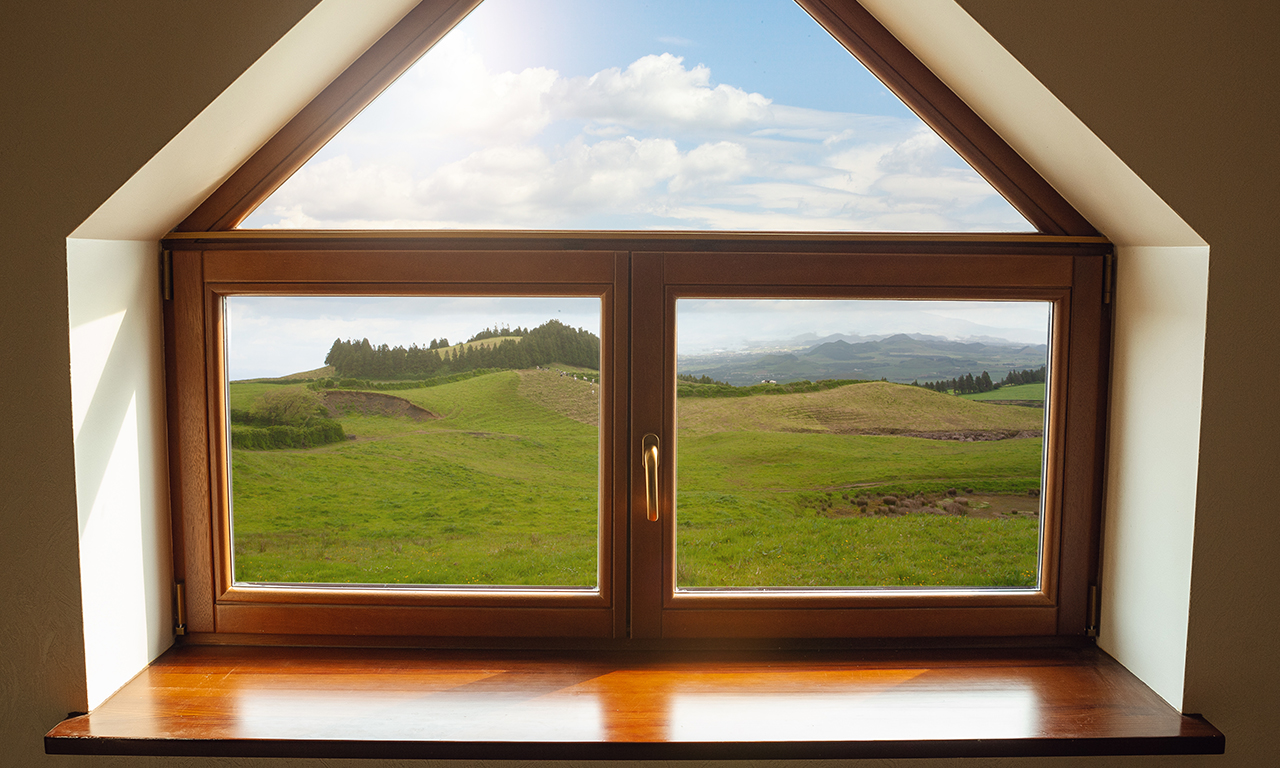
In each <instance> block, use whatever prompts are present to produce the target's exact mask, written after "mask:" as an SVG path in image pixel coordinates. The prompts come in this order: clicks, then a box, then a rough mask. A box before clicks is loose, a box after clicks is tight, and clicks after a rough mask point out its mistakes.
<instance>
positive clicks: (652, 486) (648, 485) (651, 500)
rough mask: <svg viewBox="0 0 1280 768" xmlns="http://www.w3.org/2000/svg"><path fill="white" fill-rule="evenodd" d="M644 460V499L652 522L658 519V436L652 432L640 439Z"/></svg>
mask: <svg viewBox="0 0 1280 768" xmlns="http://www.w3.org/2000/svg"><path fill="white" fill-rule="evenodd" d="M640 450H641V457H642V460H643V461H644V499H645V504H646V505H647V506H648V509H649V520H650V522H652V521H655V520H657V519H658V436H657V435H655V434H653V433H652V432H650V433H649V434H647V435H645V436H644V438H643V439H642V440H641V441H640Z"/></svg>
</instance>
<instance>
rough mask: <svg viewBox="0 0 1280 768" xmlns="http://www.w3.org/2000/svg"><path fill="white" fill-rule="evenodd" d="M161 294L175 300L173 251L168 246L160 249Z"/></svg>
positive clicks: (165, 297) (167, 299) (167, 298)
mask: <svg viewBox="0 0 1280 768" xmlns="http://www.w3.org/2000/svg"><path fill="white" fill-rule="evenodd" d="M160 296H161V297H162V298H164V300H165V301H172V300H173V251H170V250H169V249H167V248H165V249H162V250H161V251H160Z"/></svg>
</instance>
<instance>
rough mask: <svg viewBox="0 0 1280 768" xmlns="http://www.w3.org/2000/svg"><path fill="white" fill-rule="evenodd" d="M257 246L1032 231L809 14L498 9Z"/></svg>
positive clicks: (464, 27) (500, 4) (361, 133)
mask: <svg viewBox="0 0 1280 768" xmlns="http://www.w3.org/2000/svg"><path fill="white" fill-rule="evenodd" d="M240 226H241V228H290V229H540V230H547V229H560V230H655V229H656V230H720V231H735V230H736V231H917V232H946V231H957V232H966V231H988V232H990V231H1020V232H1027V231H1034V230H1035V228H1034V227H1033V226H1031V225H1030V224H1029V223H1028V222H1027V220H1026V219H1024V218H1023V217H1022V216H1021V215H1020V214H1019V213H1018V212H1017V211H1016V210H1015V209H1014V208H1013V207H1012V206H1010V205H1009V203H1008V202H1006V201H1005V199H1004V198H1003V197H1001V195H1000V194H999V193H998V192H996V191H995V190H994V189H993V188H992V187H991V185H990V184H988V183H987V182H986V181H985V180H984V179H983V178H982V177H981V176H979V175H978V174H977V173H976V172H975V171H974V170H973V169H972V168H970V167H969V166H968V165H967V164H966V163H965V162H964V160H962V159H961V158H960V157H959V156H958V155H957V154H956V153H955V152H954V151H953V150H952V149H951V148H950V147H949V146H948V145H947V144H946V143H945V142H943V141H942V140H941V139H940V138H938V136H937V135H936V134H935V133H934V132H933V131H932V130H931V129H930V128H929V127H928V126H926V125H925V124H924V123H923V122H922V121H921V120H920V119H919V118H917V117H916V116H915V115H914V114H913V113H912V112H911V111H910V110H908V109H907V108H906V107H905V106H904V105H903V104H902V103H901V102H900V101H899V100H898V99H897V97H896V96H894V95H893V94H892V92H890V91H889V90H888V89H887V88H885V86H884V85H882V84H881V83H880V82H879V80H877V79H876V78H875V76H874V75H872V74H871V73H870V72H868V71H867V70H866V69H865V68H864V67H863V66H862V64H861V63H859V62H858V60H857V59H855V58H854V57H853V56H851V55H850V54H849V53H848V52H847V51H845V49H844V48H843V47H842V46H841V45H840V44H839V43H838V42H836V41H835V40H834V39H833V38H832V37H831V36H830V35H829V34H828V33H827V32H826V31H825V30H823V29H822V28H821V27H820V26H819V25H818V24H817V23H816V22H815V21H814V20H813V19H812V18H810V17H809V15H808V14H806V13H805V12H804V11H803V10H802V9H800V8H799V7H798V6H797V5H796V4H795V3H794V2H791V0H757V1H755V2H744V1H743V0H720V1H719V2H691V1H690V0H611V2H608V3H601V2H596V1H595V0H486V1H485V2H484V3H482V4H481V5H480V6H479V7H478V8H477V9H476V10H475V11H473V12H472V13H471V14H470V15H469V16H468V17H467V18H466V19H464V20H463V21H462V22H461V23H460V24H458V26H457V27H455V28H454V29H453V31H451V32H450V33H449V34H448V35H446V36H445V37H444V39H443V40H441V41H440V42H439V43H437V44H436V45H435V46H434V47H433V48H432V49H431V50H430V51H428V52H427V53H426V54H425V55H424V56H423V57H422V58H421V59H420V60H419V61H418V62H417V63H416V64H414V65H413V66H412V67H411V68H410V69H409V70H408V71H407V72H406V73H405V74H404V75H403V76H401V77H400V78H399V79H398V80H397V81H396V82H395V83H393V84H392V85H391V86H390V87H389V88H388V89H387V90H386V91H385V92H384V93H383V94H382V95H381V96H379V97H378V98H377V100H375V101H374V102H373V103H372V104H370V105H369V106H368V107H367V108H366V109H365V110H364V111H363V112H362V113H361V114H360V115H358V116H357V117H356V118H355V119H354V120H352V121H351V123H350V124H349V125H347V127H346V128H344V129H343V130H342V131H341V132H340V133H339V134H338V135H337V136H336V137H335V138H334V139H333V140H332V141H330V142H329V144H328V145H327V146H325V147H324V148H323V149H322V150H320V151H319V152H318V153H317V154H316V155H315V156H314V157H313V158H311V160H309V161H308V162H307V163H306V165H304V166H303V167H302V168H301V169H300V170H299V171H298V172H297V173H296V174H294V175H293V176H292V177H291V178H290V179H289V180H288V181H286V182H285V183H284V184H283V185H282V186H281V187H280V188H279V189H278V190H276V191H275V192H274V193H273V194H272V195H271V196H270V197H269V198H267V200H266V201H265V202H264V203H263V204H262V205H261V206H259V207H258V208H257V209H256V210H255V211H254V212H253V213H252V214H250V215H249V216H248V217H247V218H246V219H245V221H244V222H243V223H242V224H241V225H240Z"/></svg>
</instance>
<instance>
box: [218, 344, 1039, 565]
mask: <svg viewBox="0 0 1280 768" xmlns="http://www.w3.org/2000/svg"><path fill="white" fill-rule="evenodd" d="M560 368H561V369H564V370H569V369H567V368H565V367H564V366H560ZM283 386H291V387H302V386H305V385H303V384H288V385H285V384H280V383H275V384H273V383H269V382H245V383H241V382H234V383H232V384H231V386H230V396H231V401H232V404H233V407H248V405H250V404H251V403H252V402H253V400H254V398H256V397H258V396H260V395H261V394H262V393H263V392H266V391H268V390H270V389H279V388H281V387H283ZM593 390H594V392H593ZM395 395H396V396H398V397H403V398H404V399H405V400H407V401H409V402H411V403H413V404H415V405H418V406H420V407H421V408H424V409H426V410H428V411H430V412H431V413H432V414H436V415H439V416H440V418H438V419H429V420H415V419H412V418H409V417H402V416H394V415H387V414H386V413H383V412H379V411H376V410H374V409H369V410H368V411H367V412H361V411H360V409H359V408H349V409H347V410H346V411H345V412H344V413H343V414H340V416H339V418H340V419H341V423H342V426H343V429H344V431H345V433H346V434H348V435H349V436H352V438H353V439H349V440H347V441H344V442H341V443H336V444H331V445H327V446H323V447H318V448H312V449H303V450H241V449H237V450H234V451H233V455H232V460H231V464H232V466H231V480H232V486H233V510H234V512H233V529H234V541H235V544H234V552H235V574H236V578H237V579H238V580H240V581H249V582H304V583H370V584H396V583H399V584H406V583H408V584H461V585H465V584H516V585H521V584H527V585H556V586H581V587H589V586H592V585H594V584H595V583H596V572H597V564H596V548H597V545H596V541H597V529H598V521H599V515H600V510H599V500H598V488H599V485H600V479H599V473H598V465H599V458H598V455H599V454H598V450H599V432H598V427H597V426H596V423H597V422H598V418H599V410H598V402H599V387H598V386H597V385H594V384H592V383H590V382H587V381H581V380H579V381H574V380H573V378H572V377H571V376H560V375H558V373H557V372H555V371H547V370H541V371H539V370H526V371H500V372H495V373H489V374H483V375H478V376H475V377H473V378H468V379H465V380H460V381H455V382H452V383H447V384H441V385H439V386H433V387H427V388H422V389H407V390H400V391H397V392H395ZM352 402H356V403H358V402H359V399H358V398H354V399H352ZM237 404H239V405H237ZM678 414H679V419H680V433H679V436H678V440H677V442H678V445H677V450H678V472H679V477H678V483H679V487H678V496H677V509H676V519H677V521H678V523H677V524H678V528H677V540H678V549H677V553H678V554H677V572H678V578H679V583H680V584H681V585H682V586H775V585H796V586H810V585H813V586H822V585H828V586H830V585H844V586H871V585H912V584H914V585H924V584H928V585H967V586H981V585H1002V586H1010V585H1029V584H1032V583H1034V578H1035V569H1036V552H1037V544H1036V542H1037V536H1038V531H1039V521H1038V518H1037V517H1036V516H1035V515H1034V510H1035V509H1036V508H1037V507H1036V505H1035V503H1034V501H1031V500H1029V497H1028V496H1027V491H1028V490H1031V489H1036V488H1038V487H1039V484H1040V455H1041V454H1040V451H1041V447H1040V446H1041V442H1042V441H1041V440H1040V438H1038V437H1025V438H1019V439H1005V440H991V441H986V442H964V441H960V440H938V439H922V438H919V437H909V436H901V435H900V434H899V435H872V434H865V433H866V432H874V431H882V432H888V431H893V430H897V431H898V432H899V433H902V432H930V431H937V430H939V429H940V430H951V431H970V432H973V431H982V430H988V431H990V430H1024V429H1027V430H1033V429H1036V428H1038V421H1036V420H1035V419H1034V418H1032V419H1031V420H1030V421H1028V417H1029V416H1030V417H1034V416H1035V414H1036V412H1034V411H1032V410H1031V409H1025V408H1018V407H1016V406H999V405H988V404H983V403H971V402H968V401H966V400H962V399H960V398H955V397H952V396H950V395H940V394H937V393H934V392H929V391H926V390H921V389H917V388H913V387H907V386H897V385H890V384H886V383H883V382H870V383H862V384H856V385H849V386H844V387H839V388H836V389H831V390H826V391H822V392H813V393H802V394H788V395H757V396H750V397H740V398H713V399H706V400H703V399H697V398H694V399H682V400H680V401H679V403H678ZM956 489H958V491H959V493H960V494H961V495H965V494H967V495H969V496H970V497H971V498H969V499H968V500H967V501H966V504H967V505H968V506H964V507H961V506H960V505H959V504H958V502H955V501H954V500H953V499H952V497H950V496H948V495H947V491H948V490H951V491H952V493H956V492H957V490H956ZM891 494H893V495H895V496H891ZM888 498H894V499H895V502H896V504H895V505H888V503H887V501H886V499H888ZM1001 499H1007V500H1020V501H1008V503H1003V502H1001V503H997V502H999V501H1000V500H1001ZM1001 504H1003V506H1002V505H1001ZM948 505H950V506H948ZM942 507H947V508H948V509H949V510H950V511H946V512H945V513H944V510H943V509H942ZM1015 508H1020V509H1021V510H1022V511H1021V512H1017V511H1013V510H1015ZM958 510H959V511H958ZM997 510H1008V511H999V513H997ZM1028 512H1031V513H1032V514H1028Z"/></svg>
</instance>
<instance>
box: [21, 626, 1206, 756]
mask: <svg viewBox="0 0 1280 768" xmlns="http://www.w3.org/2000/svg"><path fill="white" fill-rule="evenodd" d="M1223 745H1224V740H1223V736H1222V734H1221V733H1220V732H1218V731H1217V730H1216V729H1214V728H1213V727H1212V726H1211V725H1209V724H1208V723H1207V722H1205V721H1204V720H1202V719H1200V718H1196V717H1189V716H1183V715H1180V714H1178V713H1177V712H1175V711H1174V710H1173V709H1172V708H1171V707H1169V705H1168V704H1166V703H1165V702H1164V701H1163V700H1161V699H1160V698H1159V697H1157V696H1156V695H1155V694H1154V693H1152V692H1151V690H1150V689H1148V688H1146V687H1145V686H1144V685H1143V684H1142V683H1141V682H1139V681H1138V680H1137V679H1136V678H1135V677H1133V675H1132V674H1130V673H1129V672H1128V671H1127V670H1125V669H1124V668H1123V667H1121V666H1120V665H1119V664H1117V663H1116V662H1115V661H1113V660H1112V659H1111V658H1110V657H1108V656H1107V655H1106V654H1104V653H1102V652H1100V651H1098V650H1096V649H1095V648H1093V647H1091V646H1080V647H1074V648H1037V649H1009V648H1002V649H992V648H987V649H970V650H950V651H946V650H879V651H868V650H864V651H857V652H853V651H825V652H819V651H811V652H805V653H799V652H790V653H782V652H753V653H746V652H741V651H739V652H727V651H726V652H710V651H700V652H690V651H685V652H653V651H646V652H640V651H630V652H620V651H614V652H604V651H597V652H590V651H574V652H566V651H545V652H533V651H526V652H511V651H507V652H499V651H415V650H392V649H378V650H373V649H336V648H262V647H254V648H250V647H225V646H223V647H200V646H184V647H177V648H174V649H171V650H170V651H169V652H168V653H166V654H165V655H164V656H162V657H161V658H160V659H159V660H157V661H156V662H155V663H154V664H152V665H151V667H149V668H148V669H147V670H145V671H144V672H143V673H142V674H141V675H139V676H138V677H137V678H135V679H134V680H133V681H132V682H130V683H129V684H128V685H126V686H125V687H124V688H123V689H121V690H120V691H119V692H118V693H116V694H115V696H113V697H112V698H111V699H109V700H108V701H107V702H106V703H104V704H103V705H102V706H100V707H99V708H98V709H96V710H94V711H93V712H91V713H90V714H88V715H83V716H79V717H74V718H71V719H68V720H66V721H64V722H63V723H61V724H59V725H58V726H57V727H55V728H54V729H53V730H52V731H50V732H49V734H48V735H47V736H46V737H45V749H46V751H47V752H49V753H55V754H139V755H142V754H145V755H195V754H207V755H240V756H296V757H303V756H333V757H385V758H412V757H422V758H426V757H435V758H468V759H487V758H494V759H500V758H509V759H538V758H547V759H551V758H555V759H615V758H616V759H714V758H758V759H765V758H854V757H927V756H1005V755H1010V756H1012V755H1080V754H1185V753H1220V752H1222V751H1223Z"/></svg>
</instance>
